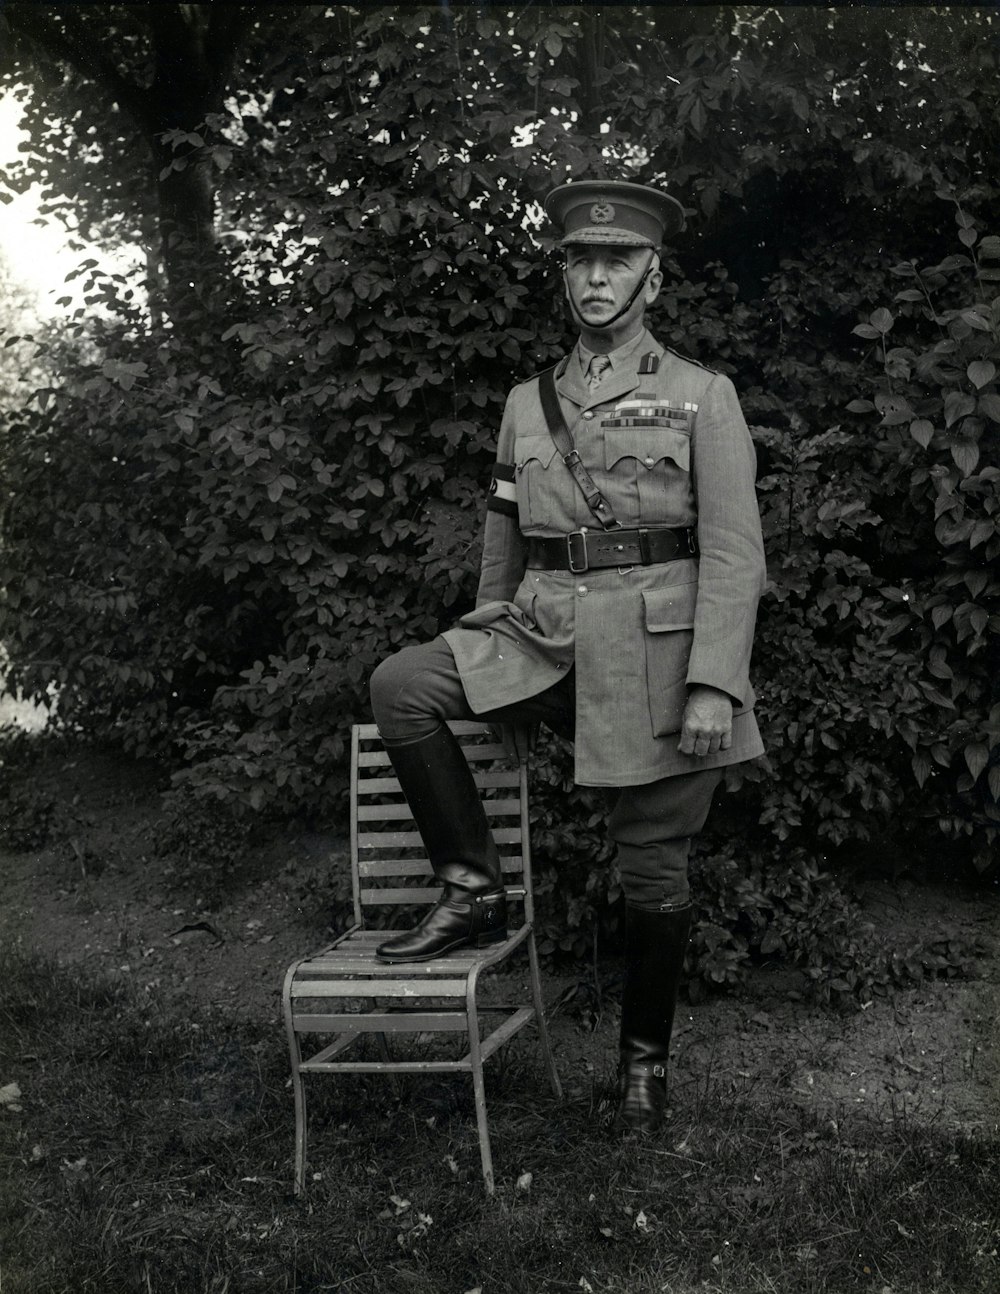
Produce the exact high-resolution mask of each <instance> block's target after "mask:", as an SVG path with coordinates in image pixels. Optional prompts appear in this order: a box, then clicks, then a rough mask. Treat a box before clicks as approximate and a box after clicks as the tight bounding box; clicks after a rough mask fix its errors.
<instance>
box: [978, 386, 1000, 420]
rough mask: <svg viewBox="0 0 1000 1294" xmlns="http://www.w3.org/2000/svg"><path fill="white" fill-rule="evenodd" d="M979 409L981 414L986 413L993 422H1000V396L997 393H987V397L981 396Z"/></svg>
mask: <svg viewBox="0 0 1000 1294" xmlns="http://www.w3.org/2000/svg"><path fill="white" fill-rule="evenodd" d="M977 407H978V409H979V412H980V413H985V414H986V416H987V418H989V419H990V420H991V421H993V422H1000V395H997V393H996V392H995V391H987V393H986V394H985V395H981V396H980V397H979V403H978V406H977Z"/></svg>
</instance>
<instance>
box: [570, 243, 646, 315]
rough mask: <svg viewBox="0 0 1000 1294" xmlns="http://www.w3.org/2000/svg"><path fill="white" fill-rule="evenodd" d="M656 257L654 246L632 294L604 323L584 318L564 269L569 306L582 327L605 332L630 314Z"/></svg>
mask: <svg viewBox="0 0 1000 1294" xmlns="http://www.w3.org/2000/svg"><path fill="white" fill-rule="evenodd" d="M655 259H656V248H655V247H652V248H650V252H649V260H648V261H647V262H646V268H645V270H643V273H642V277H641V278H640V279H639V282H638V283H637V284H636V285H635V287H634V288H633V289H632V295H631V296H630V297H629V299H628V300H627V301H626V302H625V304H624V305H623V306H622V308H621V309H620V310H619V311H618V313H617V314H616V315H612V316H611V318H610V319H607V320H605V322H604V323H591V322H590V320H589V319H584V317H583V315H582V314H581V313H580V309H579V307H578V306H577V304H576V302H575V301H574V300H573V289H572V288H571V287H570V285H569V279H568V278H566V272H565V270H564V271H563V279H564V281H565V283H566V298H567V300H568V301H569V308H570V309H571V310H572V311H573V315H574V317H575V318H576V321H577V323H578V324H580V325H581V326H582V327H584V328H586V329H587V330H588V331H589V332H604V330H605V329H606V328H611V327H613V326H614V325H615V324H616V323H617V322H618V320H619V319H620V318H621V317H622V315H626V314H628V312H629V311H630V310H631V309H632V307H633V305H635V302H636V298H637V297H638V295H639V293H640V292H641V291H642V289H643V288H644V287H645V286H646V280H647V279H648V278H649V276H650V274H651V273H652V271H653V261H654V260H655Z"/></svg>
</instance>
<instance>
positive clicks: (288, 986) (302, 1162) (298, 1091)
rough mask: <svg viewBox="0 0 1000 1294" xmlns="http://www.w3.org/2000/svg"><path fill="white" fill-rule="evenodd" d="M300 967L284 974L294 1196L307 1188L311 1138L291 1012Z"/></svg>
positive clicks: (283, 1005) (289, 969)
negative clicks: (293, 1147)
mask: <svg viewBox="0 0 1000 1294" xmlns="http://www.w3.org/2000/svg"><path fill="white" fill-rule="evenodd" d="M300 965H301V959H300V961H297V962H294V963H293V964H292V965H291V966H289V968H288V971H287V972H286V974H285V984H284V988H283V990H282V994H281V1005H282V1012H283V1014H284V1017H285V1032H286V1034H287V1036H288V1052H289V1055H290V1057H291V1062H292V1096H293V1097H294V1100H295V1194H296V1195H301V1194H302V1192H303V1191H304V1190H305V1188H306V1139H307V1136H308V1128H307V1122H306V1121H307V1117H308V1116H307V1111H306V1088H305V1083H304V1081H303V1078H302V1069H301V1065H302V1047H301V1044H300V1043H299V1035H298V1033H297V1032H296V1029H295V1013H294V1011H293V1010H292V982H293V980H294V979H295V973H296V971H297V970H298V968H299V966H300Z"/></svg>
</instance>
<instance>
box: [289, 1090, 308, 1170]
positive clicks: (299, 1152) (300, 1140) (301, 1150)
mask: <svg viewBox="0 0 1000 1294" xmlns="http://www.w3.org/2000/svg"><path fill="white" fill-rule="evenodd" d="M292 1091H293V1093H294V1095H295V1194H296V1195H301V1194H302V1192H303V1191H304V1190H305V1189H306V1138H307V1136H308V1125H307V1117H308V1116H307V1113H306V1085H305V1083H304V1082H303V1079H302V1075H301V1074H300V1073H299V1072H298V1069H295V1070H293V1072H292Z"/></svg>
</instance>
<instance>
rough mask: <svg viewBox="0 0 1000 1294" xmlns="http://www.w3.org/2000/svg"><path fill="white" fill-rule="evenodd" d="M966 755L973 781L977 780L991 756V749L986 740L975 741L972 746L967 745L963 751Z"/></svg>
mask: <svg viewBox="0 0 1000 1294" xmlns="http://www.w3.org/2000/svg"><path fill="white" fill-rule="evenodd" d="M962 754H963V755H964V756H965V763H966V765H967V767H968V769H969V772H970V773H971V774H972V779H973V781H976V780H977V779H978V777H979V774H980V773H981V772H982V771H983V769H984V768H985V767H986V765H987V763H988V762H989V758H990V750H989V747H988V746H987V745H986V743H985V742H981V741H977V742H973V744H972V745H971V746H966V748H965V750H964V751H963V752H962Z"/></svg>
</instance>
